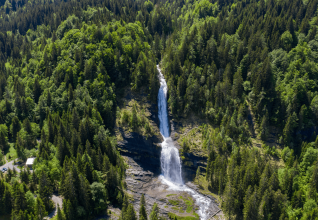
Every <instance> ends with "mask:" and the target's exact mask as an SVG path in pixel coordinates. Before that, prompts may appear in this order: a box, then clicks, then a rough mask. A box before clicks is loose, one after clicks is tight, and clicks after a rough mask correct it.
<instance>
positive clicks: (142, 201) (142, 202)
mask: <svg viewBox="0 0 318 220" xmlns="http://www.w3.org/2000/svg"><path fill="white" fill-rule="evenodd" d="M139 220H147V211H146V201H145V195H144V194H142V195H141V198H140V209H139Z"/></svg>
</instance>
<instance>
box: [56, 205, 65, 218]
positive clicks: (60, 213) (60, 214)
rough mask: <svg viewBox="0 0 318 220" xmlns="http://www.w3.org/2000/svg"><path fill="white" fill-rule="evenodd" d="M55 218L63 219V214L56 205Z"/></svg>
mask: <svg viewBox="0 0 318 220" xmlns="http://www.w3.org/2000/svg"><path fill="white" fill-rule="evenodd" d="M56 218H57V220H64V216H63V214H62V212H61V209H60V206H59V205H58V207H57V216H56Z"/></svg>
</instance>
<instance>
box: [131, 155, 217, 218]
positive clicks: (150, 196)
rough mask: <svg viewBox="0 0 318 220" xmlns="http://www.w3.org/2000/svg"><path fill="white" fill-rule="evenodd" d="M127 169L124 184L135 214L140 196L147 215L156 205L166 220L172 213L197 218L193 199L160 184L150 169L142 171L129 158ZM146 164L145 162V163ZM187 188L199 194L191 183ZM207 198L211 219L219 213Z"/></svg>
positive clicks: (142, 169)
mask: <svg viewBox="0 0 318 220" xmlns="http://www.w3.org/2000/svg"><path fill="white" fill-rule="evenodd" d="M125 159H126V162H127V163H128V164H129V168H128V169H127V170H126V184H127V192H128V194H130V195H131V198H133V199H131V202H132V203H133V205H134V207H135V210H136V212H137V213H138V211H139V205H140V198H141V195H142V194H144V195H145V199H146V206H147V207H146V209H147V213H148V215H149V214H150V212H151V209H152V206H153V204H154V203H155V202H156V203H157V204H158V207H159V210H160V214H161V215H162V216H164V217H166V218H168V213H170V212H172V213H175V214H176V215H178V216H193V217H198V216H197V215H196V214H195V213H194V212H197V210H198V209H199V207H198V206H197V205H196V204H195V201H194V200H193V198H192V197H191V196H190V195H189V194H188V193H187V192H182V191H175V190H172V189H170V188H169V186H167V185H165V184H163V183H162V181H161V179H160V178H159V176H158V173H154V172H153V171H152V170H150V169H144V167H145V166H144V165H143V164H142V165H140V163H139V162H138V163H137V161H135V160H134V159H133V158H131V157H125ZM145 162H147V161H145ZM186 185H187V186H188V187H189V188H191V189H193V190H195V191H197V192H199V190H198V189H197V187H196V186H195V185H194V184H192V183H190V182H189V183H187V184H186ZM207 197H209V198H210V199H211V200H212V202H211V204H210V209H209V210H210V216H209V218H208V219H211V218H212V217H213V216H214V215H216V214H217V213H219V212H220V208H219V207H218V203H217V201H216V199H215V198H213V197H212V196H207Z"/></svg>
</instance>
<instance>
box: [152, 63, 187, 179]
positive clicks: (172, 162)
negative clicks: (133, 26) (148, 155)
mask: <svg viewBox="0 0 318 220" xmlns="http://www.w3.org/2000/svg"><path fill="white" fill-rule="evenodd" d="M157 68H158V70H159V80H160V89H159V92H158V117H159V121H160V132H161V134H162V136H163V138H164V141H163V142H162V143H161V146H162V151H161V158H160V160H161V170H162V173H163V176H164V177H165V178H166V179H167V180H169V181H171V182H174V183H177V184H183V182H182V177H181V162H180V157H179V151H178V149H177V148H176V147H175V146H174V145H173V142H172V139H171V138H170V137H169V136H170V133H169V122H168V107H167V91H168V87H167V83H166V80H165V78H164V77H163V75H162V73H161V71H160V69H159V66H157Z"/></svg>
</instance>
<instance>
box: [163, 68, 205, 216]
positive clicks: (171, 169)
mask: <svg viewBox="0 0 318 220" xmlns="http://www.w3.org/2000/svg"><path fill="white" fill-rule="evenodd" d="M157 69H158V71H159V80H160V89H159V92H158V117H159V121H160V132H161V134H162V136H163V138H164V141H163V142H162V143H161V146H162V150H161V158H160V160H161V170H162V174H163V175H162V176H161V179H162V181H163V182H164V183H165V184H167V185H168V186H169V187H170V188H171V189H173V190H176V191H185V192H188V193H189V194H190V195H192V197H193V198H194V199H195V201H196V204H197V205H198V206H199V207H200V209H199V213H198V214H199V215H200V218H201V219H203V220H205V219H206V218H207V217H208V216H209V206H210V203H211V200H210V199H209V198H207V197H204V196H202V195H201V194H199V193H197V192H196V191H194V190H192V189H190V188H189V187H187V186H186V185H184V184H183V181H182V177H181V161H180V157H179V151H178V149H177V148H176V147H175V146H174V144H173V141H172V139H171V138H170V132H169V122H168V107H167V92H168V87H167V83H166V80H165V78H164V76H163V74H162V73H161V70H160V68H159V65H157Z"/></svg>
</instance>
